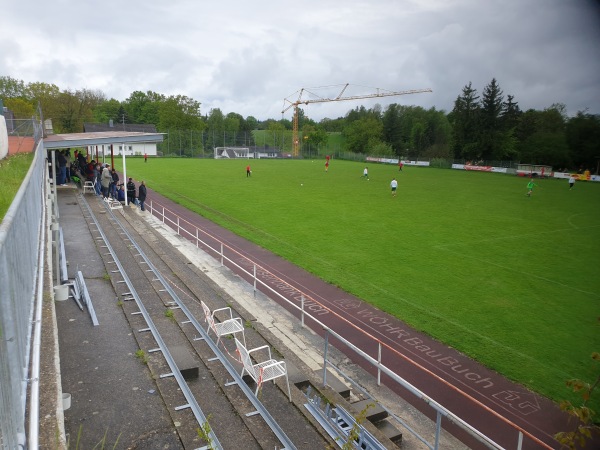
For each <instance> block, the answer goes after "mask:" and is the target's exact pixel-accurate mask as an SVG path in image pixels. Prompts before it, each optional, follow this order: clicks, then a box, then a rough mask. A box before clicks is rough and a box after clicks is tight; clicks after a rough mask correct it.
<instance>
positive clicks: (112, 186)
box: [110, 167, 119, 200]
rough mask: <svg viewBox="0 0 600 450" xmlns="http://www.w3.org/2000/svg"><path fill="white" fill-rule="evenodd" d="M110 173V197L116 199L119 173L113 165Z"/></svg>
mask: <svg viewBox="0 0 600 450" xmlns="http://www.w3.org/2000/svg"><path fill="white" fill-rule="evenodd" d="M110 175H111V176H112V183H111V184H110V195H111V196H112V198H114V199H115V200H116V199H117V185H118V184H119V174H118V173H117V171H116V170H115V169H114V167H113V170H112V172H111V174H110Z"/></svg>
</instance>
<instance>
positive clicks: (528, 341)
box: [115, 158, 600, 407]
mask: <svg viewBox="0 0 600 450" xmlns="http://www.w3.org/2000/svg"><path fill="white" fill-rule="evenodd" d="M115 162H116V163H117V169H120V167H119V165H120V163H121V161H120V160H117V159H116V160H115ZM247 164H248V161H247V160H212V159H211V160H197V159H151V160H149V161H148V163H147V164H144V162H143V159H142V158H140V159H136V158H131V159H128V160H127V172H128V176H133V177H134V178H135V179H136V180H138V181H139V180H142V179H143V180H145V181H146V184H147V185H148V187H149V188H150V189H154V190H156V191H158V192H160V193H162V194H163V195H165V196H168V197H170V198H172V199H173V200H175V201H177V202H178V203H180V204H182V205H184V206H186V207H188V208H189V209H191V210H194V211H196V212H198V213H200V214H202V215H204V216H205V217H208V218H209V219H211V220H213V221H215V222H216V223H219V224H221V225H223V226H225V227H227V228H229V229H231V230H233V231H234V232H236V233H238V234H240V235H242V236H244V237H246V238H248V239H250V240H252V241H254V242H256V243H258V244H260V245H261V246H263V247H265V248H268V249H270V250H271V251H273V252H275V253H277V254H279V255H281V256H283V257H285V258H286V259H288V260H290V261H292V262H294V263H296V264H297V265H299V266H301V267H303V268H305V269H307V270H308V271H310V272H312V273H314V274H317V275H318V276H320V277H321V278H322V279H324V280H326V281H328V282H330V283H332V284H335V285H338V286H340V287H342V288H343V289H345V290H346V291H348V292H351V293H352V294H354V295H356V296H358V297H360V298H363V299H364V300H366V301H368V302H370V303H372V304H373V305H375V306H377V307H378V308H380V309H382V310H384V311H387V312H388V313H391V314H394V315H396V316H397V317H399V318H400V319H402V320H404V321H406V322H407V323H409V324H411V325H412V326H414V327H415V328H417V329H419V330H423V331H425V332H427V333H428V334H430V335H431V336H433V337H435V338H436V339H439V340H440V341H443V342H445V343H446V344H448V345H451V346H453V347H455V348H457V349H459V350H461V351H462V352H464V353H466V354H467V355H469V356H471V357H473V358H475V359H477V360H478V361H480V362H482V363H484V364H485V365H486V366H488V367H489V368H491V369H494V370H496V371H498V372H500V373H502V374H504V375H506V376H507V377H509V378H511V379H513V380H516V381H519V382H521V383H523V384H524V385H526V386H528V387H530V388H531V389H533V390H535V391H537V392H540V393H542V394H544V395H546V396H548V397H550V398H552V399H555V400H560V399H565V398H568V399H573V398H575V397H573V396H571V395H570V393H569V391H568V389H567V388H566V387H565V381H566V380H567V379H570V378H580V379H584V380H586V381H593V380H594V379H595V378H596V377H597V373H598V367H597V365H594V362H593V361H592V360H591V357H590V356H591V354H592V352H593V351H600V323H599V321H598V317H599V316H600V314H599V312H600V271H599V269H598V267H599V265H598V262H597V260H598V257H599V256H600V239H599V232H600V185H598V184H595V183H591V182H578V183H577V184H576V186H575V188H574V189H573V191H569V189H568V183H567V181H566V180H554V179H548V180H537V181H536V183H537V184H538V186H536V188H535V189H534V192H533V195H532V196H531V197H530V198H529V197H527V196H526V195H525V193H526V184H527V180H526V179H524V178H520V177H516V176H510V175H503V174H491V173H480V172H464V171H456V170H444V169H431V168H420V167H407V166H405V167H404V169H403V171H402V172H399V171H398V167H397V166H386V165H379V164H368V167H369V178H370V179H369V180H366V179H364V178H362V177H361V176H362V172H363V169H364V164H359V163H355V162H347V161H337V160H332V161H331V163H330V166H329V171H328V172H327V173H326V172H325V161H324V160H315V161H311V160H299V161H295V160H250V165H251V167H252V176H251V177H250V178H247V177H246V171H245V167H246V165H247ZM394 177H396V178H397V180H398V185H399V186H398V195H397V196H396V197H392V195H391V191H390V181H391V180H392V178H394ZM594 403H595V405H592V406H596V407H598V406H599V405H598V404H597V403H598V402H597V401H596V402H594Z"/></svg>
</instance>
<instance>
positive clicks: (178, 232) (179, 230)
mask: <svg viewBox="0 0 600 450" xmlns="http://www.w3.org/2000/svg"><path fill="white" fill-rule="evenodd" d="M177 234H178V235H179V236H181V228H180V227H179V216H177Z"/></svg>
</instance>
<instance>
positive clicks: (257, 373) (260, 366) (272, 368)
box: [235, 338, 292, 402]
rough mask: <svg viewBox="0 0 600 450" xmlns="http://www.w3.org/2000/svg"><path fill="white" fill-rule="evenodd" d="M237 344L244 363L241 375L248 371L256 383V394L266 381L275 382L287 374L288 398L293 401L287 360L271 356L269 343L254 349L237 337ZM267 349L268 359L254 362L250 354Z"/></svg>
mask: <svg viewBox="0 0 600 450" xmlns="http://www.w3.org/2000/svg"><path fill="white" fill-rule="evenodd" d="M235 345H236V347H237V351H238V353H239V354H240V358H241V359H242V364H243V365H244V367H243V369H242V373H241V375H240V376H242V377H243V376H244V372H246V373H247V374H248V375H250V377H251V378H252V379H253V380H254V382H255V383H256V392H255V393H254V395H258V391H259V390H260V388H261V387H262V385H263V383H264V382H265V381H273V383H275V379H276V378H279V377H283V376H285V382H286V383H287V391H288V398H289V399H290V402H291V401H292V394H291V392H290V381H289V380H288V374H287V368H286V366H285V361H277V360H275V359H273V358H272V357H271V347H269V346H268V345H263V346H262V347H256V348H253V349H252V350H248V349H246V346H245V345H243V344H242V343H241V342H240V341H238V339H237V338H235ZM265 349H266V350H267V359H266V360H265V361H262V362H258V361H257V362H256V363H253V362H252V358H251V357H250V355H251V354H252V353H255V352H258V351H260V350H265Z"/></svg>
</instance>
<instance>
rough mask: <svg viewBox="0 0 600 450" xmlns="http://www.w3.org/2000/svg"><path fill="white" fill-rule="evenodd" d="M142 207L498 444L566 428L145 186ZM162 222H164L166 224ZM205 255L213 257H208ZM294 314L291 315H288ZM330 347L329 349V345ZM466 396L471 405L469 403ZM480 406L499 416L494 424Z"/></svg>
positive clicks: (403, 329) (458, 358)
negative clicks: (219, 253) (218, 251)
mask: <svg viewBox="0 0 600 450" xmlns="http://www.w3.org/2000/svg"><path fill="white" fill-rule="evenodd" d="M146 205H148V206H151V207H152V206H153V207H154V208H156V210H157V211H158V214H159V215H162V208H163V207H164V208H165V210H164V214H165V217H166V218H168V219H169V220H170V221H171V223H172V222H175V223H177V218H176V216H179V226H180V228H182V229H185V230H187V232H188V233H190V234H191V235H192V236H194V235H195V234H196V231H195V229H194V228H195V227H197V228H199V229H201V230H203V231H204V232H206V233H207V234H208V235H210V236H213V237H214V238H215V239H214V240H211V239H210V238H206V236H204V235H203V236H202V237H201V239H202V240H204V241H205V242H206V243H207V244H208V245H210V246H211V247H213V248H220V244H219V243H218V241H221V242H223V243H224V244H225V245H224V253H225V255H226V256H227V257H229V258H231V259H233V260H235V261H236V262H237V263H238V264H240V265H245V266H246V267H245V268H246V270H248V271H249V272H252V266H251V265H249V264H248V262H247V261H245V259H244V258H243V257H241V256H240V255H243V256H244V257H246V258H248V259H250V260H251V261H253V262H255V263H256V264H257V265H259V266H261V267H262V268H264V269H265V270H266V271H268V272H270V274H268V273H266V272H263V271H261V270H258V271H257V277H258V278H260V279H261V280H263V281H264V282H265V283H266V284H268V285H269V286H270V287H271V288H273V289H274V290H276V291H278V292H280V293H282V294H283V295H286V296H287V297H288V298H290V297H291V298H294V299H297V300H298V305H299V304H300V300H299V299H300V293H302V294H304V295H305V296H306V297H308V298H309V299H310V300H307V301H306V302H305V308H306V309H308V310H309V311H310V313H311V314H313V315H315V316H316V317H317V318H318V320H320V321H321V322H323V323H325V324H326V325H327V326H328V327H330V328H331V329H333V330H335V331H336V332H337V333H339V334H340V335H342V336H344V337H345V338H346V339H347V340H349V341H351V342H352V343H353V344H354V345H356V346H357V347H358V348H360V349H362V350H363V351H364V352H366V353H367V354H369V355H371V356H372V357H374V358H375V359H377V352H378V350H377V344H376V342H375V341H374V340H372V339H369V338H367V337H366V335H365V333H363V332H362V331H361V330H364V331H365V332H367V333H369V334H370V335H372V336H374V337H375V338H377V339H378V340H380V341H381V342H382V343H383V344H385V346H384V347H383V352H382V363H383V364H384V365H386V366H387V367H388V368H390V369H391V370H393V371H394V372H395V373H397V374H399V375H400V376H401V377H402V378H404V379H405V380H406V381H408V382H409V383H410V384H412V385H413V386H415V387H416V388H418V389H419V390H421V391H422V392H424V393H425V394H427V395H428V396H430V397H431V398H432V399H434V400H435V401H436V402H438V403H439V404H441V405H442V406H444V407H445V408H447V409H448V410H450V411H452V412H453V413H454V414H456V415H457V416H458V417H460V418H461V419H463V420H464V421H466V422H467V423H469V424H470V425H471V426H473V427H475V428H476V429H477V430H479V431H480V432H482V433H483V434H485V435H486V436H488V437H489V438H491V439H493V440H494V441H495V442H496V443H498V444H500V445H501V446H502V447H504V448H508V449H516V448H517V444H518V431H516V430H515V428H514V427H512V426H511V425H509V424H508V422H512V423H513V424H515V425H517V426H518V427H521V428H522V429H523V430H525V431H527V432H528V433H530V434H531V435H533V436H535V438H537V439H539V440H540V441H541V442H543V443H545V444H546V445H547V446H549V447H551V448H559V445H558V443H557V442H556V441H555V440H554V439H553V438H552V436H553V435H554V434H555V433H557V432H559V431H569V430H572V429H573V424H572V423H570V422H569V416H567V415H566V414H565V413H563V412H562V411H560V409H559V408H558V406H556V405H555V404H554V403H552V402H551V401H549V400H547V399H545V398H543V397H540V396H538V395H536V394H534V393H532V392H530V391H528V390H527V389H525V388H523V387H522V386H520V385H518V384H515V383H512V382H510V381H509V380H507V379H506V378H504V377H502V376H501V375H499V374H497V373H495V372H492V371H490V370H488V369H486V368H485V367H483V366H481V365H480V364H478V363H477V362H475V361H473V360H471V359H469V358H467V357H465V356H464V355H462V354H461V353H458V352H457V351H455V350H453V349H452V348H449V347H447V346H445V345H443V344H441V343H439V342H437V341H434V340H432V339H431V338H429V337H428V336H426V335H424V334H422V333H419V332H417V331H415V330H413V329H412V328H411V327H409V326H408V325H406V324H405V323H403V322H402V321H400V320H398V319H396V318H394V317H392V316H390V315H388V314H386V313H383V312H381V311H379V310H377V309H375V308H373V307H372V306H370V305H368V304H367V303H365V302H363V301H362V300H360V299H359V298H356V297H354V296H352V295H350V294H348V293H346V292H344V291H342V290H340V289H338V288H336V287H334V286H331V285H329V284H327V283H325V282H323V281H322V280H320V279H319V278H317V277H315V276H314V275H311V274H310V273H308V272H306V271H305V270H303V269H300V268H298V267H296V266H294V265H293V264H291V263H289V262H287V261H286V260H284V259H282V258H280V257H278V256H276V255H274V254H272V253H270V252H268V251H266V250H265V249H263V248H261V247H259V246H257V245H255V244H253V243H251V242H249V241H247V240H245V239H243V238H241V237H239V236H237V235H235V234H233V233H231V232H230V231H228V230H226V229H224V228H222V227H220V226H218V225H216V224H214V223H213V222H211V221H209V220H207V219H205V218H203V217H202V216H200V215H198V214H196V213H193V212H191V211H189V210H188V209H186V208H184V207H182V206H180V205H178V204H177V203H174V202H173V201H171V200H169V199H167V198H165V197H163V196H161V195H159V194H157V193H155V192H153V191H151V190H150V189H148V197H147V200H146ZM159 205H160V206H159ZM155 215H156V214H155ZM169 220H168V221H166V223H167V224H169ZM184 235H185V234H184ZM217 240H218V241H217ZM228 247H229V248H228ZM236 253H237V254H236ZM211 254H213V256H214V253H211ZM226 265H227V263H226ZM229 266H230V267H229V268H230V269H231V270H232V271H234V272H236V273H237V274H238V275H240V276H241V277H243V278H245V279H246V280H248V281H250V282H252V281H251V279H249V277H248V276H247V275H246V274H245V273H244V272H242V271H240V270H239V269H237V268H236V267H235V266H233V265H231V264H229ZM273 275H275V276H273ZM281 280H283V281H285V283H283V282H281ZM286 283H287V284H286ZM266 293H267V294H269V293H268V292H266ZM275 301H278V302H279V303H281V304H282V305H283V306H284V307H287V308H288V309H290V307H289V305H287V304H286V303H285V302H283V301H282V300H280V299H278V298H277V297H276V296H275ZM294 313H295V314H296V315H297V312H296V311H294ZM492 320H493V319H492ZM305 322H306V324H307V325H308V326H310V325H311V323H310V321H309V320H307V319H306V318H305ZM314 331H315V332H316V333H319V334H321V335H323V330H322V329H321V328H320V327H316V328H314ZM330 342H331V343H332V344H333V345H335V342H334V341H330ZM340 350H342V351H344V352H345V353H347V356H348V357H349V358H350V359H351V360H353V361H354V362H355V363H356V364H358V365H360V366H361V367H364V368H365V369H366V370H368V371H369V372H371V373H373V374H376V372H375V371H374V370H373V368H372V367H370V366H369V365H366V363H365V362H364V360H363V359H362V358H360V357H357V356H356V355H355V354H354V353H353V352H351V351H346V348H345V347H341V348H340ZM415 363H416V364H415ZM386 378H387V377H386V376H385V375H382V378H381V380H382V383H384V384H386V385H387V386H388V387H389V388H390V389H392V390H394V391H396V392H397V393H398V394H399V395H401V396H402V397H403V398H405V399H406V400H407V401H408V402H410V403H411V404H413V405H414V406H415V407H417V408H418V409H419V410H421V411H422V412H423V413H425V414H427V415H428V416H429V417H431V418H432V419H433V420H435V413H434V411H433V409H431V408H430V407H428V406H426V405H425V404H424V402H423V401H422V400H418V399H416V398H415V397H414V396H412V395H411V394H407V393H406V391H404V390H403V389H402V388H401V387H400V386H398V385H397V384H396V383H394V382H391V383H388V381H390V380H389V379H386ZM442 380H443V381H442ZM465 394H466V395H465ZM469 397H471V398H472V399H475V400H476V401H473V400H470V399H469ZM482 405H484V406H482ZM488 409H489V410H492V411H494V412H495V413H497V414H498V415H500V416H501V417H502V418H503V419H499V418H498V417H497V416H495V415H494V414H492V413H491V412H490V411H489V410H488ZM443 426H444V428H445V429H447V430H449V431H451V432H452V433H453V434H454V435H455V436H456V437H457V438H459V439H460V440H462V441H463V442H464V443H465V444H466V445H468V446H469V447H471V448H485V447H484V446H483V445H482V444H481V443H480V442H478V441H477V440H475V439H474V438H473V437H471V436H469V435H468V434H467V433H466V432H464V431H463V430H461V429H459V428H458V427H456V426H454V425H452V424H451V423H449V422H448V421H447V420H444V421H443ZM594 444H595V443H592V442H590V443H589V444H588V445H591V447H593V446H594ZM591 447H588V448H591ZM523 448H524V449H540V448H545V446H544V445H542V444H539V443H536V442H535V441H534V440H532V439H530V438H527V437H525V438H524V440H523ZM546 448H547V447H546Z"/></svg>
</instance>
